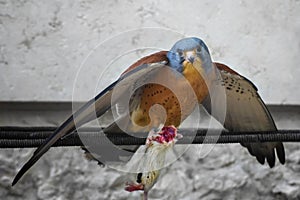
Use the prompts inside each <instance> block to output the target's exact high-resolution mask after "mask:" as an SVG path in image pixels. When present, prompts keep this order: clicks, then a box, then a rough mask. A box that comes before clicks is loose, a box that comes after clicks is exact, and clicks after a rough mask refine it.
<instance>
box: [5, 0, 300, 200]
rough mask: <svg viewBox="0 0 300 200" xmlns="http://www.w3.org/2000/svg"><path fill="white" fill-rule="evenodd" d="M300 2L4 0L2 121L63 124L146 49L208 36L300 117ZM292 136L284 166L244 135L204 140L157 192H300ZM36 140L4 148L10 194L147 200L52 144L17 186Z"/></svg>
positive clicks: (284, 114)
mask: <svg viewBox="0 0 300 200" xmlns="http://www.w3.org/2000/svg"><path fill="white" fill-rule="evenodd" d="M299 13H300V1H298V0H289V1H279V0H273V1H271V0H268V1H259V0H254V1H243V0H241V1H233V0H232V1H210V0H205V1H183V2H182V1H154V0H150V1H88V0H83V1H76V2H75V1H34V0H23V1H8V0H7V1H5V0H4V1H3V0H2V1H1V0H0V83H1V86H0V93H1V95H0V125H1V126H5V125H22V126H49V125H50V126H57V125H59V124H60V123H61V121H62V120H63V119H65V118H66V117H67V116H68V115H69V114H70V113H71V104H70V102H71V101H72V100H75V101H84V100H88V99H89V98H91V97H93V96H94V95H95V93H96V92H98V91H100V90H101V89H104V87H105V85H107V84H109V82H111V81H113V80H114V79H115V78H117V77H118V76H119V75H120V73H121V72H122V71H123V70H124V69H126V67H128V66H129V65H130V64H131V63H133V62H134V61H135V60H136V59H137V58H139V57H141V56H143V55H147V54H149V53H151V52H154V51H157V50H159V49H166V50H167V49H169V48H170V47H171V46H172V44H174V43H175V42H176V40H178V38H181V37H183V36H196V37H200V38H202V39H203V40H204V41H205V42H206V44H207V45H208V47H209V49H210V51H211V54H212V57H213V60H215V61H219V62H223V63H226V64H228V65H230V66H232V68H233V69H234V70H236V71H238V72H239V73H241V74H243V75H244V76H246V77H247V78H249V79H250V80H252V81H253V82H254V83H255V85H256V86H257V87H258V88H259V92H260V94H261V96H262V98H263V99H264V100H265V102H266V103H267V104H273V105H274V104H276V105H279V106H270V110H271V112H272V114H273V116H274V119H275V121H276V124H277V125H278V128H281V129H295V128H300V123H299V119H300V110H299V107H297V105H299V104H300V90H299V85H300V79H299V75H300V68H299V65H300V57H299V55H300V37H299V36H300V15H299ZM145 27H152V28H148V29H145ZM136 49H137V50H136ZM110 61H113V62H112V63H110ZM24 102H25V103H24ZM293 105H296V106H293ZM285 146H286V155H287V156H286V157H287V162H286V165H284V166H280V165H279V164H277V165H276V167H275V168H274V169H269V168H268V167H267V166H261V165H260V164H258V162H257V161H256V160H255V159H254V158H253V157H251V156H249V155H248V152H247V151H246V149H243V148H242V147H240V145H238V144H233V145H217V146H216V147H215V148H214V150H213V151H212V152H211V153H210V154H209V155H208V156H207V157H205V158H202V159H199V158H198V156H197V150H196V147H192V148H191V150H190V151H189V152H188V153H186V154H185V155H184V156H183V157H182V158H181V159H180V160H179V161H178V162H176V163H174V164H173V165H172V166H170V167H169V168H168V169H167V171H168V172H167V173H166V174H165V175H164V176H163V177H162V178H161V179H160V180H159V182H158V183H157V185H156V186H155V188H154V189H153V190H152V191H151V192H150V199H299V198H300V192H299V191H300V190H299V188H300V175H299V174H300V173H299V172H300V166H299V165H300V150H299V144H296V143H288V144H286V145H285ZM32 151H33V150H32V149H5V150H3V149H1V150H0V196H1V198H3V199H140V193H139V192H136V193H128V192H126V191H124V190H123V187H124V179H123V178H122V177H123V175H124V174H121V173H119V172H116V171H115V170H113V169H109V168H100V167H98V166H97V165H96V163H93V162H88V161H86V160H85V159H84V158H83V154H82V151H81V150H80V149H78V148H55V149H54V148H53V149H51V150H50V151H49V153H47V155H46V156H45V157H44V158H43V159H41V161H40V162H38V163H37V165H36V166H35V167H34V168H33V169H32V170H31V171H30V172H29V173H28V174H27V175H26V176H25V177H24V178H23V180H22V181H21V182H20V183H19V184H18V185H16V186H15V187H14V188H11V187H10V184H11V181H12V179H13V177H14V175H15V174H16V172H17V170H18V169H19V168H20V167H21V166H22V164H23V163H24V162H25V161H26V160H27V158H28V157H29V156H30V155H31V153H32Z"/></svg>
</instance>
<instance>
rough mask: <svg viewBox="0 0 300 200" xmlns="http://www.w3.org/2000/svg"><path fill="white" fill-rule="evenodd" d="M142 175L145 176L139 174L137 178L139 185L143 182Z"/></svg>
mask: <svg viewBox="0 0 300 200" xmlns="http://www.w3.org/2000/svg"><path fill="white" fill-rule="evenodd" d="M142 175H143V173H138V175H137V177H136V182H137V183H141V182H142Z"/></svg>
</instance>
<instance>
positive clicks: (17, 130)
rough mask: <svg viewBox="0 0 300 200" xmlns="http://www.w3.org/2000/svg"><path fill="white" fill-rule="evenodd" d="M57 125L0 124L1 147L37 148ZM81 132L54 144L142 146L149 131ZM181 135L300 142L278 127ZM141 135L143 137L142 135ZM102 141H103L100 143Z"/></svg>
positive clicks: (299, 136) (297, 133)
mask: <svg viewBox="0 0 300 200" xmlns="http://www.w3.org/2000/svg"><path fill="white" fill-rule="evenodd" d="M55 129H56V127H0V148H32V147H38V146H39V145H41V144H42V143H43V141H44V140H45V139H46V138H48V137H49V136H50V135H51V134H52V133H53V131H54V130H55ZM79 130H80V134H79V135H78V133H77V132H74V133H72V134H70V135H68V136H67V137H65V138H63V139H61V140H59V141H57V142H56V143H55V144H54V145H53V146H83V143H82V141H81V139H80V138H81V137H84V138H85V139H88V140H90V141H97V142H98V143H99V145H101V142H102V141H103V137H107V138H108V139H109V140H110V141H111V142H112V143H114V144H115V145H143V144H145V141H146V136H147V134H148V133H136V135H137V136H139V137H133V136H130V135H127V134H125V133H103V132H102V133H101V132H100V130H101V129H100V128H81V129H79ZM178 132H179V133H181V134H182V135H183V138H182V139H180V140H179V141H178V142H177V143H178V144H202V143H203V142H204V143H240V142H275V141H282V142H300V130H278V131H264V132H225V131H222V132H221V134H220V135H219V134H218V133H219V132H220V130H210V134H208V135H207V129H200V130H197V134H193V133H192V132H193V130H191V129H179V130H178ZM141 136H143V137H142V138H141ZM103 144H104V143H103Z"/></svg>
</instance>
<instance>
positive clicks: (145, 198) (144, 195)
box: [143, 191, 148, 200]
mask: <svg viewBox="0 0 300 200" xmlns="http://www.w3.org/2000/svg"><path fill="white" fill-rule="evenodd" d="M143 197H144V200H148V191H144V194H143Z"/></svg>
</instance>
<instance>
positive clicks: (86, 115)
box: [12, 52, 167, 185]
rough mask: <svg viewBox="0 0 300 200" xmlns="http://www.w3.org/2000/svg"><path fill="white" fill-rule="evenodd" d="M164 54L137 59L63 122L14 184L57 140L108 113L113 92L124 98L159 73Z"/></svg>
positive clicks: (16, 179)
mask: <svg viewBox="0 0 300 200" xmlns="http://www.w3.org/2000/svg"><path fill="white" fill-rule="evenodd" d="M164 55H165V53H164V52H162V53H160V52H159V53H156V54H152V55H150V56H147V57H145V58H144V59H141V60H139V61H137V62H136V63H135V64H133V65H132V66H131V67H129V68H128V70H126V71H125V72H124V73H123V74H122V75H121V77H120V78H119V79H118V80H117V81H115V82H114V83H112V84H111V85H110V86H108V87H107V88H106V89H104V90H103V91H102V92H100V93H99V94H98V95H97V96H96V97H95V98H93V99H91V100H90V101H88V102H87V103H86V104H85V105H83V106H82V107H81V108H80V109H79V110H77V111H76V112H75V113H74V114H73V115H72V116H70V117H69V118H68V119H67V120H66V121H65V122H63V123H62V125H61V126H60V127H59V128H57V130H56V131H55V132H54V133H53V134H52V135H51V136H50V137H49V138H48V139H46V140H45V141H44V143H43V144H42V145H41V146H40V147H38V148H37V149H36V150H35V152H34V153H33V155H32V157H31V158H30V159H29V160H28V161H27V162H26V163H25V164H24V165H23V167H22V168H21V169H20V171H19V172H18V174H17V175H16V177H15V179H14V180H13V183H12V185H14V184H16V183H17V182H18V180H19V179H20V178H21V177H22V176H23V175H24V173H26V172H27V171H28V170H29V169H30V168H31V167H32V166H33V165H34V164H35V163H36V162H37V161H38V160H39V159H40V158H41V157H42V156H43V155H44V154H45V153H46V152H47V151H48V150H49V149H50V148H51V146H52V145H53V144H54V143H55V142H56V141H58V140H59V139H61V138H62V137H64V136H66V135H67V134H69V133H71V132H73V131H74V130H75V129H76V126H77V127H79V126H81V125H83V124H85V123H87V122H89V121H92V120H94V119H96V118H97V117H99V116H101V115H103V114H104V113H106V111H107V110H108V109H110V108H111V104H112V103H113V102H111V99H112V93H113V92H114V94H115V95H116V99H118V98H122V96H123V94H124V93H126V92H127V91H128V88H129V87H131V86H132V85H134V84H136V83H137V82H139V81H142V80H144V79H145V78H147V77H148V76H146V75H148V74H149V73H151V74H152V75H153V74H155V73H157V72H158V71H159V70H160V68H161V67H162V66H163V65H162V64H161V62H162V61H166V60H167V58H166V57H165V56H164ZM150 62H151V63H152V62H153V64H150ZM150 78H151V77H150ZM141 79H142V80H141ZM116 88H117V89H116ZM116 90H117V91H116Z"/></svg>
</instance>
